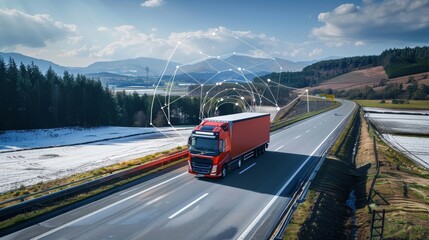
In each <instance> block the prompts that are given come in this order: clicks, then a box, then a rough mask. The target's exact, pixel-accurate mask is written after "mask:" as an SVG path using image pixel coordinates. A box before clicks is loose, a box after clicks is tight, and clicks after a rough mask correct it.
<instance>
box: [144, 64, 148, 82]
mask: <svg viewBox="0 0 429 240" xmlns="http://www.w3.org/2000/svg"><path fill="white" fill-rule="evenodd" d="M144 69H145V70H146V82H149V67H148V66H146V67H145V68H144Z"/></svg>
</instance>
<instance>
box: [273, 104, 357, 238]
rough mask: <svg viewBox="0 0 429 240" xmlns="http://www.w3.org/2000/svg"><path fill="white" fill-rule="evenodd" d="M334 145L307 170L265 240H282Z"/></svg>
mask: <svg viewBox="0 0 429 240" xmlns="http://www.w3.org/2000/svg"><path fill="white" fill-rule="evenodd" d="M352 113H355V114H356V111H355V110H353V112H352ZM350 117H352V114H350V116H348V118H349V119H350ZM347 124H348V121H344V122H343V126H344V125H347ZM340 133H341V131H339V132H337V133H336V135H335V139H338V137H339V135H340ZM334 143H335V141H334V142H333V143H331V144H330V145H329V146H328V147H327V148H326V149H325V150H324V152H323V154H322V155H321V157H320V160H319V161H317V162H315V165H316V166H315V167H314V168H311V167H310V168H309V169H310V170H309V172H307V174H306V176H305V177H304V179H306V180H305V181H302V182H301V183H300V184H299V185H298V187H297V188H296V189H297V191H295V193H294V194H293V196H292V197H291V200H290V201H289V203H288V204H287V205H286V207H285V208H284V209H283V211H282V213H281V214H280V217H279V219H278V220H277V224H276V225H275V226H274V227H273V228H272V229H271V231H270V234H269V235H268V237H267V239H270V240H272V239H276V240H279V239H283V233H284V232H285V230H286V227H287V225H288V224H289V222H290V221H291V219H292V216H293V213H294V212H295V210H296V209H297V208H298V204H300V203H302V202H304V201H305V200H306V198H307V194H308V190H309V189H310V185H311V183H312V181H313V180H314V178H315V177H316V175H317V172H318V171H319V170H320V168H321V166H322V164H323V162H324V161H325V159H326V157H327V156H328V153H329V152H330V150H331V148H332V146H333V145H334ZM316 163H317V164H316ZM311 169H312V170H311Z"/></svg>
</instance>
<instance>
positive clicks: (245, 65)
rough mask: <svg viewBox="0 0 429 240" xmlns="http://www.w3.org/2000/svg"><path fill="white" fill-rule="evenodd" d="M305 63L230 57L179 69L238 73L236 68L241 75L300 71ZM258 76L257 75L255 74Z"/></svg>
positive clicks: (279, 59)
mask: <svg viewBox="0 0 429 240" xmlns="http://www.w3.org/2000/svg"><path fill="white" fill-rule="evenodd" d="M307 65H308V64H307V62H292V61H289V60H284V59H281V58H256V57H249V56H244V55H231V56H229V57H227V58H221V59H218V58H211V59H208V60H205V61H201V62H198V63H195V64H192V65H184V66H182V67H181V69H183V71H186V72H194V73H195V72H197V73H202V72H206V73H208V72H214V73H216V72H218V71H227V70H229V69H232V70H234V71H238V72H240V70H238V68H240V69H244V70H243V73H250V72H251V73H255V74H257V73H261V72H265V73H267V72H268V73H271V72H280V71H290V72H296V71H301V70H302V69H303V68H304V67H305V66H307ZM257 75H258V74H257Z"/></svg>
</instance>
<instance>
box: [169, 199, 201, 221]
mask: <svg viewBox="0 0 429 240" xmlns="http://www.w3.org/2000/svg"><path fill="white" fill-rule="evenodd" d="M207 195H209V193H204V194H203V195H202V196H201V197H199V198H197V199H195V200H194V201H193V202H191V203H189V204H188V205H186V206H185V207H184V208H182V209H180V210H179V211H177V212H176V213H175V214H173V215H171V216H169V217H168V219H173V218H174V217H175V216H177V215H179V214H181V213H182V212H183V211H185V210H186V209H188V208H190V207H191V206H192V205H194V204H195V203H197V202H198V201H201V200H202V199H203V198H205V197H207Z"/></svg>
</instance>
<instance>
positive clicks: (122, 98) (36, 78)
mask: <svg viewBox="0 0 429 240" xmlns="http://www.w3.org/2000/svg"><path fill="white" fill-rule="evenodd" d="M176 98H178V97H176ZM152 99H153V97H152V96H147V95H143V96H139V95H138V94H137V93H134V94H126V93H125V92H117V93H114V92H113V91H112V90H110V89H108V88H107V87H103V86H102V84H101V82H100V81H95V80H93V79H89V78H87V77H85V76H84V75H77V76H73V75H70V74H69V73H68V72H64V75H63V76H59V75H57V74H56V73H55V72H54V71H53V70H52V69H49V70H48V71H47V72H46V74H43V73H41V71H40V70H39V68H38V67H37V66H36V65H34V64H32V65H27V66H25V65H23V64H22V63H21V64H20V65H19V66H18V65H17V64H16V63H15V61H14V60H13V59H10V60H9V63H8V64H6V63H5V62H4V60H3V59H1V58H0V116H1V118H0V130H10V129H35V128H52V127H64V126H83V127H92V126H102V125H120V126H149V125H150V124H151V123H153V124H154V125H155V126H165V125H167V124H168V122H169V121H170V123H171V124H198V123H199V119H198V115H199V103H200V100H199V99H197V98H180V99H177V101H175V98H172V99H171V101H172V102H173V101H174V103H173V104H172V105H171V106H170V109H171V111H170V114H167V113H165V111H163V109H161V105H163V104H164V103H163V102H162V101H160V100H157V101H155V102H154V109H155V111H154V112H153V114H152V119H150V116H151V114H150V109H151V104H152ZM157 99H164V98H163V97H159V96H157ZM183 106H186V107H183ZM168 116H169V117H170V118H167V117H168ZM167 119H168V120H167Z"/></svg>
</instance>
